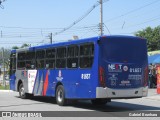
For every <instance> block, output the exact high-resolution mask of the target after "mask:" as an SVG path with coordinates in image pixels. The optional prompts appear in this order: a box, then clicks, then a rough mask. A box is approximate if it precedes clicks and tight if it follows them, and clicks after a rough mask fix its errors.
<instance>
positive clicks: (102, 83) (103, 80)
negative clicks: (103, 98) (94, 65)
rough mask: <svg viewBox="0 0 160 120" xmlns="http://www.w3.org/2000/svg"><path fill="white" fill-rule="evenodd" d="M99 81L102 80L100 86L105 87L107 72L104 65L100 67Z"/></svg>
mask: <svg viewBox="0 0 160 120" xmlns="http://www.w3.org/2000/svg"><path fill="white" fill-rule="evenodd" d="M99 82H100V86H101V87H105V86H106V82H105V72H104V69H103V68H102V67H99Z"/></svg>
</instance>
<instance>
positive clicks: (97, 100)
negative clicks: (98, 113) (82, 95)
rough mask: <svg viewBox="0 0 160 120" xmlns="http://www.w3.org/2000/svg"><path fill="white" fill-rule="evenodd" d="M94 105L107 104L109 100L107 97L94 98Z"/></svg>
mask: <svg viewBox="0 0 160 120" xmlns="http://www.w3.org/2000/svg"><path fill="white" fill-rule="evenodd" d="M91 102H92V104H93V105H105V104H106V103H107V102H108V100H107V99H93V100H91Z"/></svg>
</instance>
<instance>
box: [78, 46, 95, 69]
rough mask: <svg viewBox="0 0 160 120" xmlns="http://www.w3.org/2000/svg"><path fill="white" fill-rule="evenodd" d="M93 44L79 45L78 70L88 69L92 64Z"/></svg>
mask: <svg viewBox="0 0 160 120" xmlns="http://www.w3.org/2000/svg"><path fill="white" fill-rule="evenodd" d="M93 58H94V44H93V43H88V44H84V45H80V68H90V67H92V64H93Z"/></svg>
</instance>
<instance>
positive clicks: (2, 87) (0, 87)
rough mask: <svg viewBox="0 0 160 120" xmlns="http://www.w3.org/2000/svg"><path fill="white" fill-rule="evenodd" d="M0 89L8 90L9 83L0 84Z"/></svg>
mask: <svg viewBox="0 0 160 120" xmlns="http://www.w3.org/2000/svg"><path fill="white" fill-rule="evenodd" d="M0 90H9V85H6V87H5V86H2V85H0Z"/></svg>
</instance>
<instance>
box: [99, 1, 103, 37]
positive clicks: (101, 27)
mask: <svg viewBox="0 0 160 120" xmlns="http://www.w3.org/2000/svg"><path fill="white" fill-rule="evenodd" d="M99 3H100V6H101V7H100V35H101V36H102V35H103V0H100V1H99Z"/></svg>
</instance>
